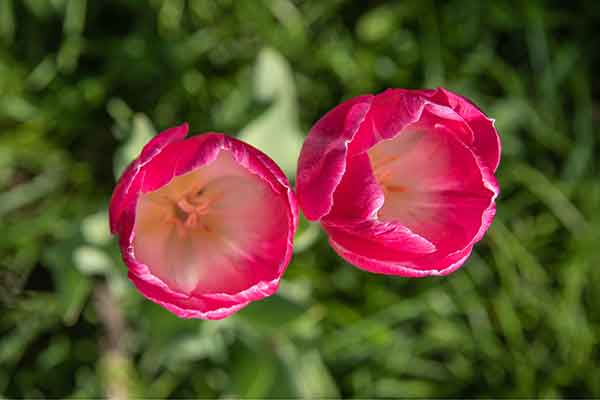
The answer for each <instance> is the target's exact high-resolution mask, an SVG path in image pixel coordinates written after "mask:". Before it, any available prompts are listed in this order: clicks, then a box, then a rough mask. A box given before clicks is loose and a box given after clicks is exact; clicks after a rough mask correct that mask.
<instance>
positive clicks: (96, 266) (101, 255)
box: [73, 245, 113, 275]
mask: <svg viewBox="0 0 600 400" xmlns="http://www.w3.org/2000/svg"><path fill="white" fill-rule="evenodd" d="M73 262H74V263H75V265H76V266H77V268H78V269H79V271H81V272H82V273H84V274H85V275H94V274H104V273H106V272H109V271H110V270H111V269H112V267H113V262H112V260H111V258H110V257H109V256H108V255H107V254H106V253H105V252H104V251H102V250H100V249H99V248H97V247H94V246H87V245H84V246H80V247H78V248H77V249H75V251H74V252H73Z"/></svg>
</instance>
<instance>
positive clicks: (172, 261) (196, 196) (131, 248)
mask: <svg viewBox="0 0 600 400" xmlns="http://www.w3.org/2000/svg"><path fill="white" fill-rule="evenodd" d="M187 132H188V126H187V124H184V125H181V126H178V127H175V128H171V129H168V130H166V131H164V132H162V133H160V134H159V135H157V136H156V137H155V138H153V139H152V140H151V141H150V142H149V143H148V144H147V145H146V146H145V147H144V149H143V150H142V152H141V154H140V156H139V157H138V158H137V159H136V160H134V161H133V163H132V164H131V165H130V166H129V167H128V168H127V170H126V171H125V172H124V173H123V176H122V177H121V179H120V180H119V182H118V184H117V186H116V188H115V191H114V193H113V196H112V199H111V203H110V225H111V231H112V232H113V233H114V234H117V235H119V244H120V246H121V254H122V256H123V260H124V261H125V264H126V265H127V267H128V269H129V279H130V280H131V281H132V282H133V283H134V284H135V285H136V286H137V288H138V289H139V290H140V292H142V294H143V295H144V296H146V297H147V298H148V299H150V300H152V301H154V302H156V303H158V304H160V305H162V306H163V307H165V308H167V309H168V310H169V311H171V312H173V313H174V314H176V315H178V316H180V317H183V318H202V319H221V318H225V317H227V316H228V315H230V314H232V313H234V312H236V311H237V310H239V309H241V308H242V307H244V306H246V305H248V303H249V302H251V301H254V300H259V299H262V298H264V297H266V296H270V295H271V294H273V293H274V292H275V291H276V290H277V287H278V285H279V279H280V278H281V276H282V274H283V273H284V271H285V269H286V267H287V265H288V263H289V261H290V258H291V256H292V246H293V244H292V241H293V237H294V232H295V230H296V225H297V219H298V210H297V205H296V199H295V196H294V193H293V192H292V190H291V188H290V185H289V183H288V181H287V178H286V177H285V175H284V174H283V172H282V171H281V170H280V169H279V167H278V166H277V165H276V164H275V163H274V162H273V161H272V160H271V159H270V158H268V157H267V156H266V155H265V154H263V153H262V152H260V151H258V150H257V149H255V148H253V147H251V146H250V145H248V144H245V143H243V142H240V141H239V140H236V139H233V138H231V137H228V136H225V135H223V134H219V133H206V134H203V135H199V136H194V137H192V138H189V139H186V140H184V137H185V136H186V135H187Z"/></svg>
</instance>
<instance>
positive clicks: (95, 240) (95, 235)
mask: <svg viewBox="0 0 600 400" xmlns="http://www.w3.org/2000/svg"><path fill="white" fill-rule="evenodd" d="M107 221H108V212H106V210H102V211H98V212H97V213H94V214H90V215H88V216H87V217H85V218H84V219H83V221H81V233H82V234H83V238H84V239H85V240H86V241H87V242H89V243H91V244H94V245H97V246H102V245H105V244H107V243H108V242H110V239H111V235H110V231H109V229H108V222H107Z"/></svg>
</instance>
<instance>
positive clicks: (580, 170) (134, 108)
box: [0, 0, 600, 398]
mask: <svg viewBox="0 0 600 400" xmlns="http://www.w3.org/2000/svg"><path fill="white" fill-rule="evenodd" d="M599 26H600V3H599V2H595V1H589V2H583V1H582V2H562V1H547V2H543V1H528V2H520V1H515V2H511V1H493V2H481V1H479V0H449V1H433V0H406V1H350V0H347V1H342V0H319V1H292V0H252V1H250V0H237V1H234V0H229V1H227V0H222V1H211V0H147V1H144V0H88V1H86V0H0V229H1V232H0V307H1V313H0V395H3V396H6V397H22V396H26V397H41V396H44V397H98V396H110V397H113V398H125V397H139V396H144V397H156V398H163V397H221V396H226V397H232V396H234V397H235V396H241V397H309V398H310V397H363V398H364V397H374V396H382V397H396V396H446V397H447V396H470V397H472V396H477V397H480V396H486V397H489V396H493V397H506V396H510V397H513V396H543V397H563V396H564V397H567V396H595V397H600V365H599V364H600V267H599V261H600V251H599V245H598V240H599V235H598V232H599V229H600V180H599V179H598V172H599V166H600V164H599V159H598V150H599V145H598V123H599V120H600V108H599V103H598V101H599V98H600V97H599V96H600V83H599V82H600V81H599V80H598V79H597V74H598V68H600V60H599V53H600V52H599V51H598V50H599V49H598V44H599V43H600V30H599V29H598V27H599ZM441 85H443V86H445V87H447V88H449V89H451V90H454V91H457V92H459V93H461V94H464V95H466V96H468V97H470V98H471V99H473V100H474V101H475V102H476V103H477V104H479V105H480V106H481V107H482V109H483V110H484V111H485V112H486V113H487V114H488V115H489V116H491V117H494V118H496V120H497V128H498V129H499V131H500V134H501V136H502V142H503V148H504V149H503V159H502V162H501V165H500V169H499V171H498V178H499V180H500V184H501V188H502V194H501V197H500V199H499V200H498V215H497V217H496V219H495V221H494V224H493V225H492V227H491V229H490V231H489V233H488V234H487V235H486V237H485V239H484V240H483V241H482V242H481V243H480V244H479V245H478V246H477V247H476V251H475V253H474V254H473V256H472V257H471V258H470V260H469V261H468V262H467V264H466V265H465V266H464V267H463V268H462V269H460V270H459V271H458V272H456V273H454V274H453V275H451V276H448V277H444V278H429V279H421V280H410V279H403V278H399V277H389V276H383V275H374V274H369V273H366V272H361V271H360V270H358V269H356V268H353V267H351V266H350V265H348V264H346V263H344V262H343V261H342V260H341V259H340V258H338V257H337V256H336V255H335V254H334V252H333V251H332V250H331V249H330V248H329V247H328V245H327V243H326V240H325V237H324V235H323V234H322V233H320V231H319V230H318V227H315V226H312V225H308V224H306V223H305V222H303V223H302V225H301V230H300V232H299V234H298V238H297V243H298V245H297V249H296V254H295V256H294V259H293V261H292V263H291V264H290V266H289V268H288V271H287V273H286V274H285V276H284V279H283V282H282V285H281V289H280V291H279V292H278V294H277V295H276V296H273V297H271V298H269V299H267V300H264V301H262V302H257V303H253V304H252V305H250V306H249V307H247V308H246V309H244V310H242V311H241V312H239V313H237V314H236V315H234V316H233V317H231V318H228V319H226V320H223V321H213V322H205V321H200V320H182V319H178V318H177V317H175V316H173V315H172V314H170V313H168V312H167V311H165V310H164V309H163V308H161V307H159V306H157V305H155V304H153V303H151V302H149V301H146V300H145V299H144V298H143V297H142V296H141V295H140V294H139V293H138V292H137V291H136V290H135V289H134V288H133V286H132V285H131V284H130V283H129V282H128V281H127V279H126V269H125V267H124V265H123V264H122V262H121V261H120V256H119V253H118V249H117V246H116V242H115V240H114V238H111V237H110V235H109V233H108V228H107V215H106V209H107V204H108V201H109V198H110V195H111V192H112V188H113V186H114V183H115V174H118V173H119V172H120V171H121V169H122V168H123V165H124V164H126V163H127V162H128V161H130V160H131V159H132V158H133V157H134V156H135V155H136V154H137V152H138V151H139V149H140V147H141V146H142V145H143V144H144V143H145V142H146V141H147V140H148V138H149V137H151V136H152V135H153V134H154V133H155V132H156V131H159V130H162V129H164V128H167V127H170V126H173V125H175V124H178V123H181V122H183V121H189V122H190V124H191V128H192V132H203V131H208V130H213V131H224V132H229V133H232V134H237V133H240V134H241V135H242V136H243V137H244V138H245V139H247V140H249V141H250V142H252V143H255V144H257V145H258V146H259V147H261V148H262V149H263V150H265V151H266V152H268V153H269V154H271V155H272V156H273V157H274V158H275V159H276V160H277V161H278V162H280V163H281V165H282V166H283V167H284V168H285V169H286V170H287V171H288V172H290V171H292V172H293V170H294V164H295V157H296V155H297V151H298V146H299V145H300V144H301V140H302V137H303V135H304V134H305V133H306V132H307V131H308V129H309V128H310V126H311V125H312V124H313V123H314V122H315V121H316V120H317V119H318V118H319V117H320V116H321V115H322V114H323V113H324V112H325V111H327V110H328V109H330V108H332V107H333V106H335V105H336V104H338V103H339V102H340V101H342V100H344V99H347V98H349V97H351V96H354V95H357V94H361V93H365V92H378V91H381V90H383V89H385V88H387V87H406V88H422V87H436V86H441Z"/></svg>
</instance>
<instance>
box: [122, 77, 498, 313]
mask: <svg viewBox="0 0 600 400" xmlns="http://www.w3.org/2000/svg"><path fill="white" fill-rule="evenodd" d="M187 131H188V127H187V125H181V126H178V127H175V128H171V129H168V130H166V131H164V132H162V133H160V134H159V135H157V136H156V137H155V138H153V139H152V140H151V141H150V142H149V143H148V144H147V145H146V146H145V147H144V148H143V150H142V152H141V154H140V155H139V157H138V158H137V159H136V160H134V161H133V162H132V163H131V165H130V166H129V167H128V168H127V170H126V171H125V172H124V173H123V176H122V177H121V179H120V180H119V182H118V184H117V186H116V188H115V191H114V193H113V197H112V199H111V203H110V225H111V230H112V232H113V233H114V234H117V235H118V236H119V244H120V247H121V253H122V256H123V260H124V261H125V264H126V265H127V267H128V269H129V278H130V280H131V281H132V282H133V283H134V284H135V286H136V287H137V288H138V289H139V290H140V292H141V293H142V294H143V295H144V296H146V297H147V298H148V299H150V300H152V301H154V302H156V303H158V304H160V305H162V306H163V307H165V308H167V309H168V310H170V311H171V312H173V313H175V314H176V315H178V316H180V317H184V318H202V319H221V318H225V317H227V316H228V315H230V314H232V313H234V312H236V311H237V310H239V309H241V308H243V307H245V306H246V305H248V304H249V303H250V302H251V301H255V300H259V299H262V298H264V297H266V296H270V295H271V294H273V293H274V292H275V291H276V290H277V287H278V285H279V280H280V279H281V276H282V275H283V273H284V272H285V269H286V268H287V265H288V264H289V262H290V259H291V257H292V250H293V238H294V233H295V231H296V226H297V222H298V206H297V203H299V205H300V208H301V209H302V211H303V212H304V214H305V216H306V217H307V218H308V219H309V220H313V221H319V222H320V223H321V225H322V227H323V229H324V230H325V232H326V233H327V235H328V237H329V243H330V245H331V247H332V248H333V249H334V250H335V251H336V252H337V253H338V254H339V255H340V256H341V257H342V258H344V259H345V260H346V261H347V262H349V263H350V264H353V265H355V266H357V267H358V268H361V269H364V270H367V271H370V272H374V273H380V274H388V275H399V276H404V277H425V276H431V275H446V274H449V273H451V272H453V271H455V270H456V269H457V268H459V267H460V266H461V265H462V264H463V263H464V262H465V261H466V259H467V258H468V257H469V255H470V253H471V251H472V249H473V246H474V245H475V243H476V242H478V241H479V240H481V238H482V237H483V235H484V234H485V232H486V230H487V228H488V227H489V226H490V224H491V222H492V219H493V217H494V214H495V210H496V206H495V199H496V197H497V196H498V193H499V188H498V184H497V182H496V179H495V177H494V172H495V171H496V168H497V167H498V163H499V161H500V140H499V137H498V134H497V132H496V130H495V129H494V126H493V121H492V120H490V119H489V118H487V117H486V116H485V115H484V114H483V113H482V112H481V111H480V110H479V109H478V108H477V107H476V106H474V105H473V104H472V103H471V102H469V101H468V100H467V99H465V98H463V97H461V96H458V95H456V94H454V93H452V92H449V91H447V90H445V89H442V88H440V89H437V90H404V89H391V90H387V91H385V92H383V93H381V94H378V95H366V96H359V97H355V98H352V99H350V100H348V101H346V102H344V103H342V104H340V105H338V106H337V107H335V108H334V109H333V110H331V111H329V112H328V113H327V114H326V115H325V116H323V117H322V118H321V119H320V120H319V121H318V122H317V123H316V124H315V125H314V126H313V128H312V129H311V131H310V133H309V134H308V137H307V138H306V141H305V142H304V145H303V147H302V151H301V153H300V158H299V162H298V171H297V177H296V193H297V195H296V194H294V191H293V190H292V188H291V187H290V184H289V182H288V180H287V178H286V177H285V175H284V174H283V172H282V171H281V169H280V168H279V167H278V166H277V165H276V164H275V163H274V162H273V161H272V160H271V159H270V158H269V157H268V156H266V155H265V154H263V153H262V152H260V151H259V150H257V149H255V148H253V147H252V146H250V145H248V144H246V143H244V142H241V141H239V140H236V139H234V138H232V137H229V136H226V135H223V134H219V133H205V134H202V135H198V136H194V137H191V138H189V139H184V138H185V136H186V135H187V133H188V132H187ZM273 140H277V138H273ZM282 145H284V144H282ZM296 196H297V200H296Z"/></svg>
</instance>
